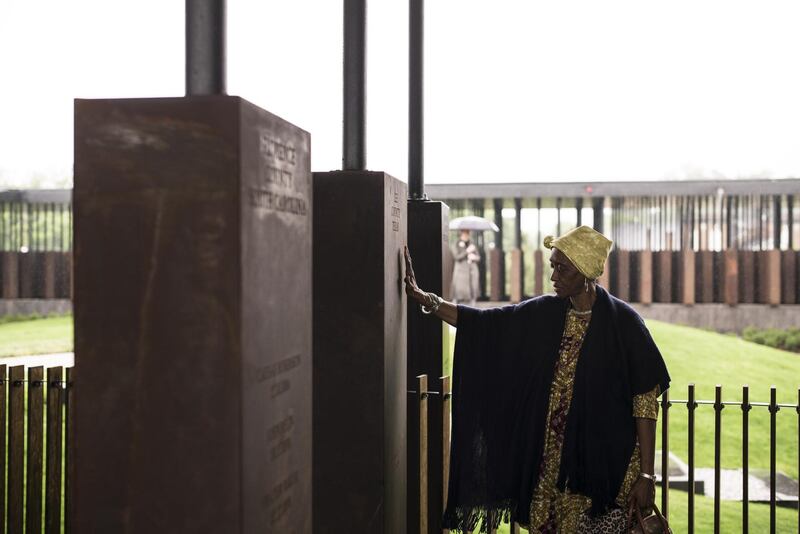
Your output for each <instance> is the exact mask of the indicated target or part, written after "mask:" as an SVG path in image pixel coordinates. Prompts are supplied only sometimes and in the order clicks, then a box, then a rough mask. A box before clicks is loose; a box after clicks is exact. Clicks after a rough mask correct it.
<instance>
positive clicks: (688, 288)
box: [680, 250, 695, 305]
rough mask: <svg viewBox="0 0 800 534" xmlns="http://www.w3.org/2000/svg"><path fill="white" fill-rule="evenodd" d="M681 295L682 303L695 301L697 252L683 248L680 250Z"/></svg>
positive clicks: (688, 303) (689, 303)
mask: <svg viewBox="0 0 800 534" xmlns="http://www.w3.org/2000/svg"><path fill="white" fill-rule="evenodd" d="M680 269H681V270H680V288H681V289H680V295H681V304H687V305H691V304H694V303H695V283H694V276H695V252H694V250H681V252H680Z"/></svg>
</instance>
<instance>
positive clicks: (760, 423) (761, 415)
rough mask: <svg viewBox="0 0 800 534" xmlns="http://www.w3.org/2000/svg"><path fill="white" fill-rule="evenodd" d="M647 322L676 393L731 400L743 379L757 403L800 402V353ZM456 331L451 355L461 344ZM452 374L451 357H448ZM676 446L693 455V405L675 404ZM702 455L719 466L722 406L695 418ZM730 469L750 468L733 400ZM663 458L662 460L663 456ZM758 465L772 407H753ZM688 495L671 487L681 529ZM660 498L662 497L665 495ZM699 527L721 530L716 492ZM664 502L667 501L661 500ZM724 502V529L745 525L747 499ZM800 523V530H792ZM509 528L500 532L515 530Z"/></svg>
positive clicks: (788, 454)
mask: <svg viewBox="0 0 800 534" xmlns="http://www.w3.org/2000/svg"><path fill="white" fill-rule="evenodd" d="M647 325H648V327H649V328H650V331H651V332H652V334H653V337H654V339H655V341H656V343H657V344H658V346H659V348H660V349H661V352H662V353H663V355H664V359H665V360H666V362H667V367H668V368H669V372H670V375H671V377H672V384H671V388H670V396H671V398H672V399H686V398H687V395H688V393H687V386H688V385H689V384H690V383H694V384H695V392H696V398H697V399H698V400H700V399H702V400H713V399H714V388H715V386H716V385H717V384H720V385H722V386H723V388H722V393H723V400H725V401H741V398H742V385H743V384H748V385H749V386H750V402H769V393H770V392H769V388H770V386H772V385H774V386H776V387H777V393H778V402H779V403H786V404H795V403H797V401H798V388H799V387H800V355H798V354H795V353H790V352H785V351H781V350H776V349H772V348H769V347H765V346H762V345H756V344H754V343H750V342H747V341H743V340H742V339H739V338H737V337H734V336H729V335H723V334H717V333H713V332H708V331H705V330H699V329H696V328H689V327H684V326H677V325H672V324H667V323H661V322H658V321H647ZM454 334H455V332H454V331H452V332H451V336H450V339H449V340H448V343H449V345H450V351H451V352H450V354H452V345H453V343H454V337H455V336H454ZM445 367H446V371H445V374H447V373H448V372H449V367H450V360H449V358H448V359H446V361H445ZM669 415H670V423H669V431H670V443H669V448H670V450H671V451H672V452H674V453H675V454H677V455H678V456H679V457H680V458H681V459H683V460H684V461H686V459H687V450H688V443H687V428H688V424H687V423H688V412H687V409H686V406H685V405H680V404H675V405H673V407H672V408H671V409H670V412H669ZM777 424H778V439H777V467H778V470H779V471H783V472H784V473H786V474H787V475H789V476H791V477H793V478H797V477H798V464H797V462H798V442H797V434H798V414H797V412H796V411H795V410H793V409H790V408H789V409H787V408H783V409H782V410H781V411H780V412H778V417H777ZM657 432H658V434H657V439H656V447H657V448H660V447H661V428H660V425H659V428H658V430H657ZM695 439H696V443H695V461H696V465H697V467H713V466H714V409H713V407H712V406H708V405H701V406H700V407H698V409H697V412H696V417H695ZM721 447H722V451H721V452H722V467H723V468H729V469H734V468H739V467H741V466H742V410H741V409H740V408H739V407H737V406H726V407H725V409H724V410H723V411H722V444H721ZM659 460H660V459H658V458H657V461H659ZM749 461H750V468H751V469H768V468H769V412H768V410H767V409H766V408H764V407H753V409H752V410H751V411H750V455H749ZM686 495H687V494H686V493H684V492H679V491H675V490H672V491H670V516H671V522H672V524H673V529H674V530H675V532H676V533H677V532H686V530H687V527H686V521H687V508H688V505H687V496H686ZM659 499H660V497H659ZM696 499H697V500H696V507H695V510H696V522H695V526H696V532H712V531H713V498H711V497H703V496H697V498H696ZM658 502H660V500H659V501H658ZM721 506H722V508H721V512H722V513H721V523H722V532H738V531H741V503H738V502H732V501H724V502H723V503H722V505H721ZM777 517H778V532H793V531H796V529H797V511H796V510H787V509H779V510H778V516H777ZM768 526H769V506H767V505H760V504H759V505H756V504H751V505H750V528H751V529H753V530H752V531H754V532H767V531H768ZM676 527H677V528H676ZM792 529H794V530H792ZM507 531H508V530H507V527H506V530H505V531H504V530H502V529H501V531H500V532H507Z"/></svg>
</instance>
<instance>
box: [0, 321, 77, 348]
mask: <svg viewBox="0 0 800 534" xmlns="http://www.w3.org/2000/svg"><path fill="white" fill-rule="evenodd" d="M72 347H73V344H72V316H71V315H64V316H59V317H48V318H45V319H33V320H29V321H15V322H7V323H3V324H0V356H24V355H27V354H48V353H54V352H69V351H71V350H72Z"/></svg>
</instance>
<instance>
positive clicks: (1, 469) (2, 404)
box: [0, 365, 8, 534]
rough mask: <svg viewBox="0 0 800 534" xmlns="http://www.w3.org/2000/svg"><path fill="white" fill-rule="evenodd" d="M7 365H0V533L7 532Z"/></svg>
mask: <svg viewBox="0 0 800 534" xmlns="http://www.w3.org/2000/svg"><path fill="white" fill-rule="evenodd" d="M7 392H8V380H7V379H6V366H5V365H0V534H5V533H6V467H7V464H6V420H7V417H6V415H7V413H6V412H7V410H6V394H7Z"/></svg>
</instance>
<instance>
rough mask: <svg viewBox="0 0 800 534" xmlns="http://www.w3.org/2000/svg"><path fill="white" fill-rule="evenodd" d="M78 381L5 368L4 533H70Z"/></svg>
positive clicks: (0, 369) (0, 437) (0, 408)
mask: <svg viewBox="0 0 800 534" xmlns="http://www.w3.org/2000/svg"><path fill="white" fill-rule="evenodd" d="M73 378H74V370H73V368H67V369H66V370H65V369H64V368H62V367H50V368H48V369H47V370H46V374H45V369H44V368H43V367H29V368H28V370H27V375H26V372H25V366H22V365H20V366H14V367H10V368H8V369H7V367H6V366H5V365H0V465H1V466H2V469H0V476H2V477H3V478H2V479H0V534H5V533H6V532H8V533H9V534H17V533H21V532H27V533H42V532H44V533H45V534H60V533H62V532H65V533H69V532H70V517H69V513H68V510H69V482H70V478H71V476H70V472H71V467H72V463H71V462H70V461H69V458H70V452H71V442H72V440H71V439H69V436H70V431H71V429H72V410H71V409H70V407H71V404H72V387H71V385H72V381H73Z"/></svg>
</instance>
